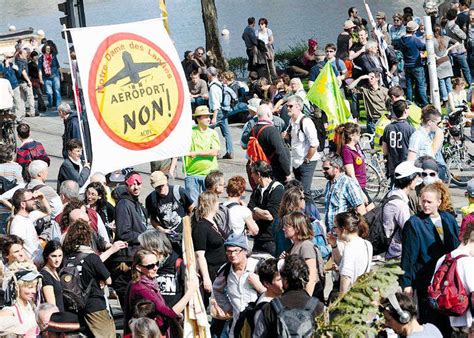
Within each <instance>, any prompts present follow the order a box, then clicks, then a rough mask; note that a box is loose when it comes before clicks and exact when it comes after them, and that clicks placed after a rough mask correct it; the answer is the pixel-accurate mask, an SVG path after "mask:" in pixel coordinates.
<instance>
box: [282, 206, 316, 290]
mask: <svg viewBox="0 0 474 338" xmlns="http://www.w3.org/2000/svg"><path fill="white" fill-rule="evenodd" d="M310 222H311V221H310V219H309V217H308V216H306V215H305V214H304V213H303V212H301V211H293V212H291V213H290V214H288V215H285V216H284V217H283V219H282V224H283V231H284V232H285V237H286V238H288V239H289V240H291V242H292V245H291V247H290V248H289V249H288V250H287V251H286V255H300V256H301V257H303V258H304V260H305V262H306V265H308V269H309V281H308V284H306V291H307V292H308V294H309V295H313V296H315V297H318V298H319V299H324V294H323V291H324V290H323V289H324V285H323V284H322V281H321V279H320V278H319V276H320V275H321V274H322V271H319V270H320V269H321V270H322V269H323V264H322V259H321V253H318V252H317V250H318V249H317V248H316V247H315V246H314V244H313V237H314V232H313V229H312V228H311V223H310ZM286 255H285V256H286Z"/></svg>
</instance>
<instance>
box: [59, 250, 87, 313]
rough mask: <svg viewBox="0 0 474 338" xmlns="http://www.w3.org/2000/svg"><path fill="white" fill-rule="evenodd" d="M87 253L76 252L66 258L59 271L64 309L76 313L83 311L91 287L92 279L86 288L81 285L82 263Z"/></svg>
mask: <svg viewBox="0 0 474 338" xmlns="http://www.w3.org/2000/svg"><path fill="white" fill-rule="evenodd" d="M88 255H89V254H88V253H78V254H76V255H73V256H69V257H67V258H66V260H65V262H64V267H63V268H62V269H61V271H60V273H59V277H60V279H61V285H62V287H63V299H64V307H65V309H66V311H69V312H74V313H77V312H79V311H83V310H84V309H85V307H86V304H87V300H88V298H89V294H90V291H91V288H92V282H93V281H94V280H93V279H91V280H90V282H89V284H88V285H87V287H86V288H84V286H83V285H82V281H81V276H82V264H83V263H84V259H85V258H86V257H87V256H88Z"/></svg>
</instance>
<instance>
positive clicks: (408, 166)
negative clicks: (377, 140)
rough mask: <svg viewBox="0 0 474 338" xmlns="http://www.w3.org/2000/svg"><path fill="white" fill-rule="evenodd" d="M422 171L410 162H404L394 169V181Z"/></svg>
mask: <svg viewBox="0 0 474 338" xmlns="http://www.w3.org/2000/svg"><path fill="white" fill-rule="evenodd" d="M422 172H423V169H421V168H418V167H416V166H415V164H414V163H413V162H412V161H405V162H402V163H400V164H399V165H397V167H396V168H395V179H396V180H399V179H401V178H405V177H410V176H411V175H413V174H421V173H422Z"/></svg>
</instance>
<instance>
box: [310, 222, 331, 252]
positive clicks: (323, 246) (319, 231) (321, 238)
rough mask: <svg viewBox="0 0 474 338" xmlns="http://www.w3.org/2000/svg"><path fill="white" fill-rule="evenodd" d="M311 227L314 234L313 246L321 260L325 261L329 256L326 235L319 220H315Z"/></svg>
mask: <svg viewBox="0 0 474 338" xmlns="http://www.w3.org/2000/svg"><path fill="white" fill-rule="evenodd" d="M311 226H312V227H313V232H314V237H313V244H314V246H315V247H317V248H318V249H319V252H320V253H321V256H322V258H323V259H324V260H326V259H327V258H328V257H329V256H330V255H331V248H330V247H329V245H328V242H327V240H326V234H325V232H324V230H323V225H322V223H321V221H320V220H317V219H316V220H314V221H313V222H311Z"/></svg>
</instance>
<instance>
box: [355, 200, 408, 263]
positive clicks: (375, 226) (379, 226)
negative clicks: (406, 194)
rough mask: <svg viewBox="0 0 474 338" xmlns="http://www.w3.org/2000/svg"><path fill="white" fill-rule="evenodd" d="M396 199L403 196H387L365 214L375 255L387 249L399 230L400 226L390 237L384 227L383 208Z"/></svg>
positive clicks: (369, 239)
mask: <svg viewBox="0 0 474 338" xmlns="http://www.w3.org/2000/svg"><path fill="white" fill-rule="evenodd" d="M396 199H399V200H401V197H399V196H397V195H392V196H390V197H385V198H384V199H383V200H382V202H380V204H379V205H378V206H376V207H375V208H374V209H372V210H370V211H369V212H368V213H366V214H365V215H364V217H365V220H366V221H367V224H368V225H369V237H368V238H367V240H368V241H369V242H370V243H372V247H373V249H374V251H373V254H374V255H379V254H381V253H384V252H386V251H387V249H388V247H389V245H390V241H391V240H392V237H393V235H394V234H395V233H396V231H397V230H398V228H396V229H395V230H394V231H393V234H392V236H390V238H387V236H386V235H385V229H384V227H383V208H384V207H385V205H386V204H387V203H388V202H390V201H393V200H396Z"/></svg>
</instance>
